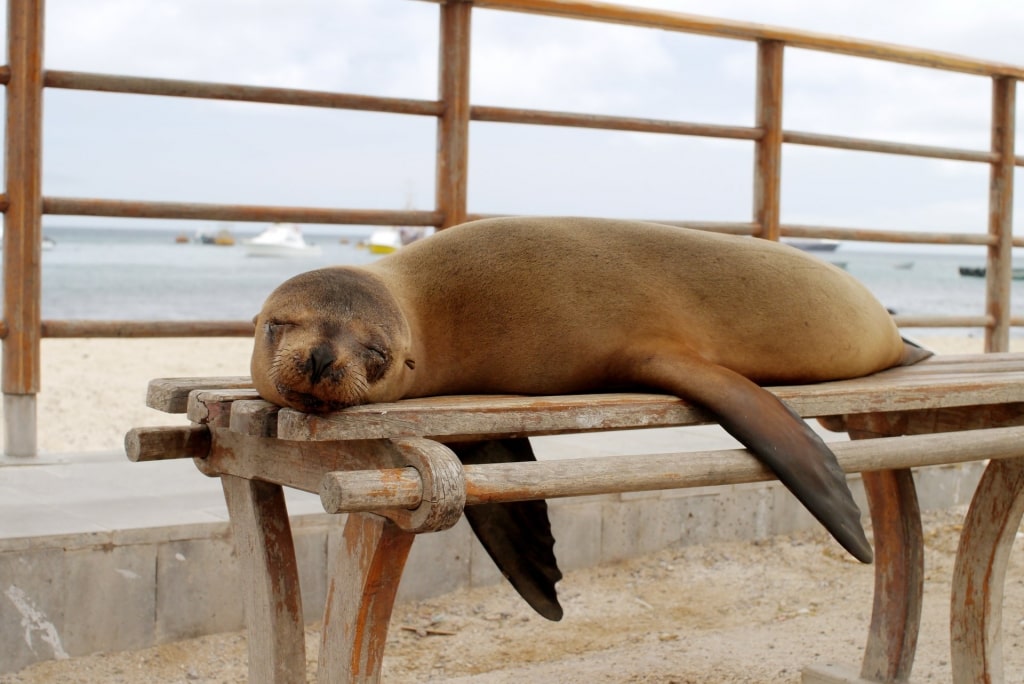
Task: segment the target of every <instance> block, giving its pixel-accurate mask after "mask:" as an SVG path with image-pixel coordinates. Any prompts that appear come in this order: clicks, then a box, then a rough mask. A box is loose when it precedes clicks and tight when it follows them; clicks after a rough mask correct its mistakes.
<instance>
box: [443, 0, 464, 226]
mask: <svg viewBox="0 0 1024 684" xmlns="http://www.w3.org/2000/svg"><path fill="white" fill-rule="evenodd" d="M472 10H473V4H472V2H467V1H465V0H448V2H445V3H444V4H442V5H441V46H440V50H441V56H440V74H439V78H438V82H439V91H440V92H439V97H440V99H441V101H442V102H443V103H444V113H443V114H442V115H441V116H440V118H438V121H437V178H436V181H435V182H436V185H437V190H436V193H437V208H438V210H439V211H440V212H441V214H442V216H443V219H442V223H441V228H448V227H449V226H454V225H457V224H459V223H463V222H465V220H466V201H467V190H466V187H467V184H466V181H467V178H466V176H467V174H468V168H469V43H470V30H471V29H470V17H471V12H472Z"/></svg>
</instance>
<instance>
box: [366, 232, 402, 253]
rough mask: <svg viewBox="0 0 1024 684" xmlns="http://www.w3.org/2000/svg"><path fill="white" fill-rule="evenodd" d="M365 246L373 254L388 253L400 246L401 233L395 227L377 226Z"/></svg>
mask: <svg viewBox="0 0 1024 684" xmlns="http://www.w3.org/2000/svg"><path fill="white" fill-rule="evenodd" d="M367 246H368V247H369V248H370V251H371V252H372V253H373V254H390V253H391V252H394V251H395V250H396V249H398V248H399V247H401V246H402V234H401V233H399V232H398V230H397V229H395V228H378V229H377V230H375V231H373V234H372V235H370V241H369V242H368V243H367Z"/></svg>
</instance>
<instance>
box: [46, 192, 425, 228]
mask: <svg viewBox="0 0 1024 684" xmlns="http://www.w3.org/2000/svg"><path fill="white" fill-rule="evenodd" d="M43 211H44V213H46V214H51V215H68V216H116V217H122V218H169V219H189V220H202V221H258V222H260V223H263V222H268V221H270V222H294V223H327V224H338V225H345V224H350V225H351V224H357V225H373V226H392V225H399V226H436V225H439V224H440V222H441V214H440V212H437V211H415V210H411V209H406V210H385V209H323V208H319V207H278V206H256V205H251V204H245V205H242V204H209V203H203V202H143V201H137V200H116V199H96V198H93V197H44V198H43Z"/></svg>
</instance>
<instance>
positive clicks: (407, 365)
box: [405, 359, 416, 370]
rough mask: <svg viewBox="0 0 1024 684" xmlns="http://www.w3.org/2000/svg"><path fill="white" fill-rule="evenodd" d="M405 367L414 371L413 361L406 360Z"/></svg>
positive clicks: (414, 363) (414, 364)
mask: <svg viewBox="0 0 1024 684" xmlns="http://www.w3.org/2000/svg"><path fill="white" fill-rule="evenodd" d="M405 366H406V368H408V369H409V370H416V362H415V361H413V360H412V359H406V360H405Z"/></svg>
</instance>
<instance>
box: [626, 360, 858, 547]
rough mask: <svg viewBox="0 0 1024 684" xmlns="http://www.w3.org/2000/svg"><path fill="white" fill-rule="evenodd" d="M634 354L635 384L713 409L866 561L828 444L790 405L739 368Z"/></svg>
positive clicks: (845, 487)
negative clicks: (734, 369)
mask: <svg viewBox="0 0 1024 684" xmlns="http://www.w3.org/2000/svg"><path fill="white" fill-rule="evenodd" d="M638 358H639V360H638V362H635V363H633V364H632V365H631V366H629V368H630V371H629V374H630V376H631V379H632V380H633V381H634V382H639V383H641V384H644V385H646V386H648V387H656V388H659V389H662V390H665V391H669V392H672V393H673V394H675V395H676V396H679V397H682V398H684V399H687V400H690V401H693V402H694V403H697V404H699V405H701V406H703V407H704V408H706V409H708V410H709V411H711V412H712V413H714V414H715V417H716V418H717V419H718V421H719V423H720V424H721V426H722V427H723V428H725V429H726V431H727V432H729V434H731V435H732V436H733V437H735V438H736V439H738V440H739V441H740V442H742V443H743V445H744V446H745V447H747V449H749V450H750V451H751V452H752V453H753V454H754V456H756V457H757V458H758V460H760V461H761V462H762V463H764V464H765V465H767V466H768V467H769V468H771V470H772V471H773V472H774V473H775V475H776V476H777V477H778V478H779V480H780V481H781V482H782V483H783V484H784V485H785V486H786V487H787V488H788V489H789V490H790V491H791V492H793V494H794V495H796V497H797V499H799V500H800V502H801V503H803V505H804V506H805V507H806V508H807V510H808V511H810V512H811V514H812V515H813V516H814V517H815V518H817V519H818V521H819V522H821V524H822V525H824V526H825V528H826V529H827V530H828V531H829V533H830V534H831V535H832V536H833V537H834V538H835V539H836V541H838V542H839V543H840V544H841V545H842V546H843V548H845V549H846V550H847V551H849V552H850V553H851V554H852V555H853V556H854V557H855V558H856V559H857V560H859V561H861V562H863V563H870V562H871V561H872V558H873V553H872V551H871V544H870V543H869V542H868V540H867V537H866V536H865V534H864V528H863V526H862V525H861V522H860V517H861V512H860V509H859V508H858V507H857V504H856V502H855V501H854V500H853V495H852V494H851V493H850V488H849V486H848V485H847V483H846V475H845V474H844V473H843V470H842V468H840V467H839V462H838V461H837V460H836V457H835V455H834V454H833V453H832V451H831V450H830V449H829V448H828V446H826V445H825V443H824V442H823V441H822V440H821V438H820V437H819V436H818V435H817V434H816V433H815V432H814V431H813V430H811V428H810V427H808V426H807V424H806V423H805V422H804V421H803V419H802V418H800V416H798V415H797V414H796V413H795V412H794V411H793V410H792V409H790V408H789V407H788V406H786V405H785V404H784V403H782V402H781V401H780V400H779V399H778V398H777V397H776V396H775V395H774V394H772V393H771V392H769V391H767V390H765V389H763V388H762V387H759V386H758V385H757V384H755V383H754V382H753V381H751V380H749V379H748V378H746V377H744V376H742V375H740V374H739V373H736V372H734V371H731V370H729V369H728V368H725V367H723V366H719V365H716V364H713V363H709V362H706V361H702V360H700V359H699V358H697V357H695V356H693V355H690V354H665V353H663V352H662V353H658V352H654V353H648V354H644V355H643V356H642V357H638Z"/></svg>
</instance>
